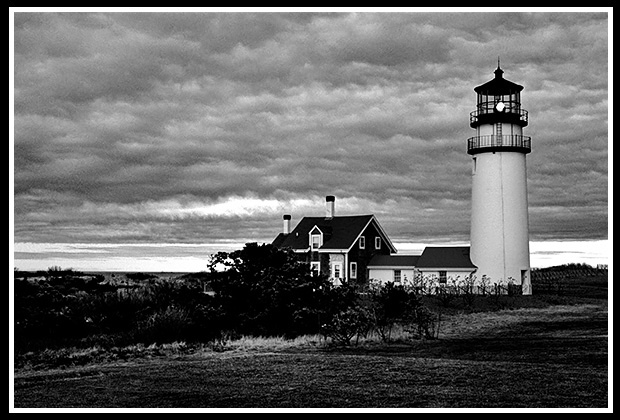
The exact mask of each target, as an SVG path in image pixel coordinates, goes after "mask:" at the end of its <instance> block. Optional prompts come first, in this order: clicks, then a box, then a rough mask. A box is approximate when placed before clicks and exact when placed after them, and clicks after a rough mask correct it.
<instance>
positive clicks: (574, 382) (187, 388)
mask: <svg viewBox="0 0 620 420" xmlns="http://www.w3.org/2000/svg"><path fill="white" fill-rule="evenodd" d="M442 331H443V334H441V335H440V339H439V340H434V341H417V342H413V343H404V342H399V343H394V344H391V345H383V344H379V343H377V342H374V343H364V342H362V343H361V344H360V345H359V346H357V347H348V348H332V347H328V346H305V347H304V346H299V347H286V348H283V349H282V348H278V347H277V346H275V347H274V348H269V347H268V346H267V347H263V348H253V349H252V348H247V347H243V348H241V347H238V348H237V349H234V346H233V349H232V350H229V351H225V352H221V353H215V352H207V351H200V352H196V353H193V354H189V355H184V356H180V357H176V358H170V357H167V358H162V357H156V358H153V359H150V360H146V359H143V360H135V361H129V362H112V363H106V364H98V365H91V366H84V367H75V368H66V369H57V370H48V371H33V370H23V371H18V372H15V379H14V395H15V398H14V403H15V407H16V408H19V407H28V408H34V407H45V408H51V407H64V408H67V407H89V408H97V407H102V408H111V407H144V408H146V407H172V408H182V407H185V408H238V407H265V408H271V407H292V408H294V407H299V408H312V407H316V408H319V407H320V408H323V407H328V408H329V407H344V408H347V407H349V408H352V407H358V408H373V407H401V408H419V407H444V408H449V407H474V408H477V407H508V408H512V407H551V408H557V407H588V408H591V407H598V408H605V407H607V406H608V378H607V373H608V366H607V347H608V338H607V306H606V301H605V303H603V302H600V303H599V304H589V305H573V306H551V307H547V308H528V309H518V310H512V311H510V310H505V311H498V312H485V313H474V314H464V315H452V316H450V317H448V318H447V319H445V320H444V321H443V326H442Z"/></svg>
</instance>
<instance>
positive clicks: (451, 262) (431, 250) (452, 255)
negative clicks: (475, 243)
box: [417, 246, 477, 269]
mask: <svg viewBox="0 0 620 420" xmlns="http://www.w3.org/2000/svg"><path fill="white" fill-rule="evenodd" d="M417 268H471V269H476V268H477V267H476V266H475V265H474V264H473V263H472V262H471V259H470V258H469V247H468V246H433V247H430V246H427V247H426V248H424V252H422V255H421V256H420V259H419V260H418V265H417Z"/></svg>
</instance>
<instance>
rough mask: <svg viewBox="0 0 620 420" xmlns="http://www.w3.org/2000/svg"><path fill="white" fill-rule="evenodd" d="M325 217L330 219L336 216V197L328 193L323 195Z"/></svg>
mask: <svg viewBox="0 0 620 420" xmlns="http://www.w3.org/2000/svg"><path fill="white" fill-rule="evenodd" d="M325 204H326V208H325V218H326V219H331V218H332V217H335V216H336V197H334V196H333V195H328V196H327V197H325Z"/></svg>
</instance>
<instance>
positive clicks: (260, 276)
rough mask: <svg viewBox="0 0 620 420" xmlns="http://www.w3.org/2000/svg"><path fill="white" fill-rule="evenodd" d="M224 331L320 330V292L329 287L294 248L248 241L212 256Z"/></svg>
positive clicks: (278, 332) (293, 332) (287, 333)
mask: <svg viewBox="0 0 620 420" xmlns="http://www.w3.org/2000/svg"><path fill="white" fill-rule="evenodd" d="M209 269H210V271H211V273H212V279H211V287H212V288H213V291H214V292H215V305H216V307H217V309H218V311H219V313H220V319H219V322H220V328H221V329H222V330H223V331H225V330H227V331H234V332H236V333H238V334H251V335H266V336H274V335H284V336H289V337H292V336H296V335H300V334H305V333H314V332H317V331H318V327H319V325H318V322H317V318H318V314H319V310H320V304H321V299H320V294H319V293H317V291H318V290H321V289H323V288H327V287H328V281H327V279H326V278H325V277H323V276H313V275H312V274H311V272H310V267H309V265H308V264H307V263H304V262H300V261H298V259H297V257H296V256H295V253H294V252H293V251H292V250H282V249H279V248H277V247H275V246H273V245H271V244H263V245H258V244H257V243H247V244H246V245H245V247H244V248H243V249H241V250H237V251H233V252H219V253H217V254H215V255H213V256H212V257H211V260H210V262H209Z"/></svg>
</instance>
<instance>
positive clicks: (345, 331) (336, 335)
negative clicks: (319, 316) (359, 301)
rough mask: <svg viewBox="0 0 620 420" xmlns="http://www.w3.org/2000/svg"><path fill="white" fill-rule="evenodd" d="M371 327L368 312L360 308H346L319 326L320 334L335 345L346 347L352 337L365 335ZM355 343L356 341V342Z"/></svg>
mask: <svg viewBox="0 0 620 420" xmlns="http://www.w3.org/2000/svg"><path fill="white" fill-rule="evenodd" d="M371 325H372V320H371V317H370V316H369V314H368V312H367V311H366V310H364V308H361V307H352V308H347V309H345V310H343V311H341V312H338V313H337V314H335V315H334V316H333V317H332V318H331V319H330V320H329V322H327V323H326V324H323V325H322V326H321V332H322V333H323V334H324V335H325V336H326V337H329V338H331V339H332V340H333V341H334V343H335V344H337V345H344V346H348V345H349V344H351V340H352V339H353V337H357V338H358V339H359V336H360V335H362V334H364V333H367V332H368V331H369V329H370V326H371ZM356 342H357V341H356Z"/></svg>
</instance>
